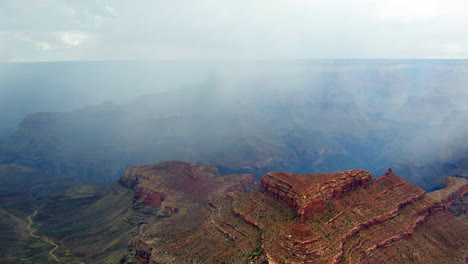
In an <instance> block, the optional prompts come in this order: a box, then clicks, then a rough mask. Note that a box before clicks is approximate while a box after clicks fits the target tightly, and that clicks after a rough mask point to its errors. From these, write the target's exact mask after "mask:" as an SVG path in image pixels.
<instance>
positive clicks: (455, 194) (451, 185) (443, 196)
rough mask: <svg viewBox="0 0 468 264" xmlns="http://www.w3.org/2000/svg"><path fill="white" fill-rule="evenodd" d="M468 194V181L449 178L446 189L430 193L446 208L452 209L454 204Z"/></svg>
mask: <svg viewBox="0 0 468 264" xmlns="http://www.w3.org/2000/svg"><path fill="white" fill-rule="evenodd" d="M467 194H468V180H467V179H464V178H456V177H447V180H446V181H445V188H443V189H441V190H438V191H434V192H431V193H428V195H429V196H430V197H431V198H433V199H435V200H437V201H440V202H442V204H444V206H445V207H446V208H450V206H452V204H453V203H454V202H455V201H457V200H460V199H461V198H462V197H464V196H466V195H467Z"/></svg>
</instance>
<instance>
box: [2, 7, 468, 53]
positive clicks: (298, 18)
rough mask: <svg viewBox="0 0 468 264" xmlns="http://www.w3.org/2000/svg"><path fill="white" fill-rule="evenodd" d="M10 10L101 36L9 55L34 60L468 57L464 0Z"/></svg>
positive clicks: (19, 27)
mask: <svg viewBox="0 0 468 264" xmlns="http://www.w3.org/2000/svg"><path fill="white" fill-rule="evenodd" d="M431 3H432V2H431ZM441 6H442V7H445V8H441ZM458 6H459V8H457V7H458ZM403 8H404V9H403ZM0 9H1V10H0V12H1V14H2V15H1V16H0V25H2V26H0V30H1V31H2V32H7V33H11V34H19V33H22V34H25V32H29V33H34V34H35V36H40V35H41V34H42V35H48V34H49V35H50V34H59V33H60V32H61V33H66V32H70V34H72V33H80V34H86V35H89V36H93V40H94V41H92V42H89V43H88V44H89V45H88V46H86V47H85V48H83V47H82V46H81V45H75V48H76V49H73V48H70V47H68V48H67V49H65V48H62V46H60V45H58V44H57V43H48V42H47V44H48V45H50V46H51V47H58V48H57V49H61V51H60V52H50V50H51V49H47V48H46V47H47V45H46V44H45V43H42V44H37V43H40V42H41V41H42V42H44V40H41V37H35V38H33V40H32V41H31V42H30V43H29V44H28V43H27V42H28V41H26V42H25V43H22V45H19V46H24V47H22V48H21V49H20V48H13V50H10V51H9V52H8V53H9V54H10V55H9V56H5V55H4V54H3V56H2V55H0V58H2V57H7V60H8V59H9V60H11V61H16V60H20V58H22V57H25V56H23V54H29V55H28V57H29V58H30V60H38V59H39V58H41V59H45V60H75V59H86V60H93V59H99V60H102V59H141V58H146V59H158V58H165V59H167V58H169V59H170V58H180V57H181V56H185V57H187V58H231V59H232V58H240V59H245V58H261V59H271V58H434V57H441V58H463V57H467V56H468V47H467V44H468V40H467V36H468V34H467V32H466V28H467V27H466V25H467V24H468V18H466V17H465V16H463V15H462V14H463V10H465V9H466V5H463V4H462V2H460V1H458V0H450V1H444V3H443V5H442V3H441V2H439V1H437V2H436V4H424V3H423V2H421V1H414V2H412V4H405V3H404V2H403V1H386V0H385V1H374V0H355V1H337V0H332V1H303V0H291V1H285V0H275V1H264V0H256V1H228V0H226V1H213V0H199V1H186V0H185V1H184V0H175V1H149V0H142V1H88V0H86V1H58V0H42V1H39V0H37V1H26V0H16V1H6V2H5V3H3V6H1V7H0ZM31 35H32V34H31ZM0 38H1V40H0V41H2V42H15V43H16V42H18V41H19V40H17V39H16V40H12V39H11V38H8V37H5V36H4V35H0ZM35 43H36V44H35ZM38 45H42V49H41V48H38ZM54 45H55V46H54ZM12 46H17V45H16V44H13V45H12ZM155 51H156V52H155ZM5 52H6V51H0V53H5ZM57 53H60V55H57ZM76 53H78V54H80V55H76ZM99 54H101V55H99ZM3 60H5V59H3Z"/></svg>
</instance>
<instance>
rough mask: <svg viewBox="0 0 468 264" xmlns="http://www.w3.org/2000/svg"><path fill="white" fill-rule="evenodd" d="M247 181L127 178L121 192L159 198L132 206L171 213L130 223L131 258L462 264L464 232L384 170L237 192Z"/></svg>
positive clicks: (130, 174)
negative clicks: (134, 227) (134, 231)
mask: <svg viewBox="0 0 468 264" xmlns="http://www.w3.org/2000/svg"><path fill="white" fill-rule="evenodd" d="M173 165H176V167H177V169H172V168H169V167H171V166H173ZM162 171H163V172H164V173H161V172H162ZM155 172H157V173H155ZM169 179H170V180H169ZM208 179H209V181H208ZM229 179H230V180H229ZM234 179H235V180H234ZM249 179H250V178H249V177H248V176H245V175H237V176H222V177H220V176H218V175H217V174H216V170H214V169H212V168H211V167H207V166H203V165H190V164H186V163H163V164H159V165H155V166H147V167H139V168H133V169H130V170H128V171H127V173H126V174H125V176H124V177H123V178H122V180H121V183H122V184H124V185H126V186H129V187H131V188H134V189H135V190H137V189H139V188H146V189H151V190H153V191H155V192H157V193H160V194H161V193H163V194H164V195H165V196H164V197H165V198H164V200H161V199H160V197H161V196H158V195H147V196H141V195H138V192H136V196H135V197H137V196H138V198H135V203H136V204H138V203H140V204H142V203H141V202H140V201H142V200H141V199H142V198H141V197H156V198H155V199H154V201H155V203H156V206H159V207H163V206H172V207H176V208H178V209H179V211H178V212H177V213H175V214H172V215H169V216H167V217H166V218H164V220H163V221H154V222H151V221H149V222H148V221H147V222H144V223H140V225H141V227H140V232H139V234H138V235H137V236H136V237H135V239H134V240H133V242H132V245H131V247H130V250H131V252H132V254H135V255H136V256H137V258H138V259H139V261H140V262H143V263H152V264H162V263H396V262H399V263H465V260H466V257H467V252H468V239H467V237H468V236H467V234H468V226H467V225H466V224H464V223H463V222H461V221H460V220H458V219H456V218H455V217H454V216H452V215H451V214H450V213H448V212H447V210H446V207H447V206H446V205H445V204H444V203H443V202H440V201H437V200H434V199H432V198H430V197H429V196H427V195H426V194H425V192H424V191H423V190H422V189H421V188H419V187H416V186H414V185H411V184H409V183H408V182H406V181H404V180H402V179H401V178H399V177H398V176H396V175H395V174H394V173H393V172H392V171H391V170H389V171H388V172H387V173H386V174H385V175H383V176H381V177H379V178H377V179H372V177H371V174H370V173H369V172H367V171H364V170H351V171H345V172H337V173H331V174H291V173H268V174H266V175H265V176H264V177H263V179H262V182H261V188H259V189H256V190H253V191H251V192H245V190H247V189H249V188H245V187H246V186H247V187H251V186H252V184H253V182H252V181H250V180H249ZM225 182H228V183H229V184H227V185H226V184H224V183H225ZM168 184H172V185H171V186H172V187H170V188H168V187H167V186H169V185H168ZM215 186H217V187H215ZM221 186H222V187H221ZM220 187H221V188H220ZM180 188H182V189H184V193H183V194H182V190H181V189H180ZM216 188H220V189H216ZM215 190H217V191H215ZM179 191H180V192H179ZM148 193H151V192H148ZM174 197H178V198H174ZM145 199H146V198H143V201H144V200H145ZM148 199H150V198H148ZM150 200H151V199H150ZM176 201H177V202H176ZM149 204H151V203H149ZM151 206H153V205H151ZM158 219H161V218H158Z"/></svg>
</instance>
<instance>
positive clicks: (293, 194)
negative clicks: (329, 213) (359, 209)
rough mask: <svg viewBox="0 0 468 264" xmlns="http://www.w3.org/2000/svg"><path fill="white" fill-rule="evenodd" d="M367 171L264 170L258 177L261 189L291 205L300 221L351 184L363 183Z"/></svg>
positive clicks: (365, 183) (344, 190) (348, 188)
mask: <svg viewBox="0 0 468 264" xmlns="http://www.w3.org/2000/svg"><path fill="white" fill-rule="evenodd" d="M370 180H371V174H370V172H368V171H364V170H352V171H345V172H339V173H332V174H292V173H286V172H280V173H268V174H267V175H265V176H264V177H263V178H262V185H261V186H262V189H263V190H264V191H266V192H267V193H268V194H269V195H271V196H272V197H275V198H277V199H278V200H281V201H284V202H286V203H287V204H288V205H289V206H290V207H292V208H294V209H295V210H296V212H297V216H298V218H299V221H300V222H305V221H306V220H307V219H308V218H309V216H310V214H312V213H313V212H315V211H318V210H321V209H323V208H325V206H326V204H327V202H329V201H331V200H332V199H334V198H337V197H339V196H340V195H342V194H344V193H345V192H347V191H348V190H350V189H351V188H352V187H358V186H365V185H367V184H368V183H369V182H370Z"/></svg>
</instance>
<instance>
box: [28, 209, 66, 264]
mask: <svg viewBox="0 0 468 264" xmlns="http://www.w3.org/2000/svg"><path fill="white" fill-rule="evenodd" d="M36 215H37V210H35V211H34V213H32V214H31V215H29V216H28V226H27V227H26V229H27V230H28V231H29V234H30V235H31V236H32V237H34V238H38V239H40V240H42V241H44V242H46V243H49V244H51V245H52V246H54V248H53V249H51V250H50V251H49V255H50V256H51V257H52V258H54V259H55V261H57V262H60V259H59V258H58V257H57V256H56V255H55V254H54V251H55V250H57V248H58V247H59V246H58V245H57V244H55V242H54V241H53V240H51V239H50V238H47V237H41V236H38V235H35V234H34V231H35V230H34V228H32V227H31V225H32V224H33V220H32V219H33V217H35V216H36Z"/></svg>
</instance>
